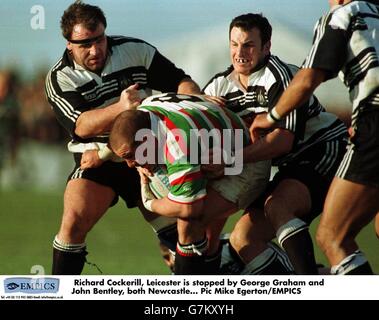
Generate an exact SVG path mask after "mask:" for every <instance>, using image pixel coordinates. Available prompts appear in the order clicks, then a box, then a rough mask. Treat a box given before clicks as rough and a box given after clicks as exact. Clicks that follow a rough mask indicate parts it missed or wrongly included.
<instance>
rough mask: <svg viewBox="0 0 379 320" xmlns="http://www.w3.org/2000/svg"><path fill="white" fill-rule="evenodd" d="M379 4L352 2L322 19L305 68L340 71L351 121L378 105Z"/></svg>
mask: <svg viewBox="0 0 379 320" xmlns="http://www.w3.org/2000/svg"><path fill="white" fill-rule="evenodd" d="M378 53H379V5H374V4H373V3H370V2H369V1H352V2H350V3H348V4H345V5H342V6H337V7H335V8H333V9H332V10H331V11H329V12H328V13H327V14H326V15H324V16H323V17H321V18H320V20H319V21H318V22H317V23H316V26H315V29H314V37H313V46H312V48H311V50H310V52H309V54H308V56H307V58H306V59H305V61H304V63H303V66H302V67H303V68H320V69H323V70H326V71H327V72H328V78H334V77H336V76H337V74H338V73H339V76H340V78H341V80H342V81H343V82H344V84H345V86H346V87H347V88H348V89H349V93H350V100H351V102H352V103H353V116H352V123H353V124H355V120H356V118H357V116H358V114H359V112H360V111H361V110H362V109H366V108H378V107H379V57H378Z"/></svg>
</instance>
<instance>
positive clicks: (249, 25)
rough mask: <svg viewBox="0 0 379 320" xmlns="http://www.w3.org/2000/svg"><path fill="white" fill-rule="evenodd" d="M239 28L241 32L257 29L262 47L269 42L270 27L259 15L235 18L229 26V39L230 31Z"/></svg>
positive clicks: (243, 15) (245, 15)
mask: <svg viewBox="0 0 379 320" xmlns="http://www.w3.org/2000/svg"><path fill="white" fill-rule="evenodd" d="M234 27H236V28H240V29H242V30H243V31H250V30H251V29H253V28H257V29H259V31H260V33H261V40H262V45H263V44H265V43H266V42H267V41H270V40H271V35H272V27H271V25H270V23H269V22H268V20H267V18H265V17H264V16H263V15H262V14H261V13H259V14H258V13H247V14H242V15H240V16H238V17H235V18H234V19H233V20H232V22H231V23H230V26H229V37H230V32H231V31H232V29H233V28H234Z"/></svg>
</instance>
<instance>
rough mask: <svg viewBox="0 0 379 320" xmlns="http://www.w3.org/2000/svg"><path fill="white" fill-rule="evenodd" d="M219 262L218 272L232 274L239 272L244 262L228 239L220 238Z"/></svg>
mask: <svg viewBox="0 0 379 320" xmlns="http://www.w3.org/2000/svg"><path fill="white" fill-rule="evenodd" d="M221 245H222V249H221V263H220V271H219V274H224V275H232V274H241V271H242V270H243V268H244V267H245V264H244V263H243V261H242V260H241V258H240V256H239V255H238V253H237V252H236V251H235V250H234V248H233V247H232V245H231V244H230V242H229V239H226V240H224V239H222V240H221Z"/></svg>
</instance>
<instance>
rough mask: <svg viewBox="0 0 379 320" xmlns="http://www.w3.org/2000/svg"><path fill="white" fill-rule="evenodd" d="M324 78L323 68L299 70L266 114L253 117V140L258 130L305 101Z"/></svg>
mask: <svg viewBox="0 0 379 320" xmlns="http://www.w3.org/2000/svg"><path fill="white" fill-rule="evenodd" d="M325 79H326V72H325V71H324V70H321V69H311V68H308V69H301V70H299V71H298V72H297V73H296V75H295V77H294V78H293V79H292V81H291V83H290V85H289V86H288V88H287V89H286V90H285V91H284V92H283V94H282V96H281V97H280V99H279V101H278V103H277V104H276V106H275V107H274V108H273V109H272V110H271V112H270V113H269V114H268V116H267V117H266V116H264V115H258V116H257V117H256V118H255V119H254V121H253V124H252V125H251V128H250V133H251V135H252V137H253V141H256V140H257V139H258V136H259V130H261V129H269V128H272V127H274V125H275V121H278V120H279V119H281V118H283V117H284V116H286V115H287V114H288V113H290V112H291V111H292V110H294V109H296V108H298V107H300V106H301V105H302V104H303V103H304V102H305V101H307V100H308V99H309V98H310V97H311V95H312V94H313V91H314V90H315V89H316V88H317V87H318V86H319V85H320V83H322V82H323V81H324V80H325Z"/></svg>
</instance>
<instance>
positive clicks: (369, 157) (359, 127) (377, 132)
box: [336, 108, 379, 188]
mask: <svg viewBox="0 0 379 320" xmlns="http://www.w3.org/2000/svg"><path fill="white" fill-rule="evenodd" d="M336 176H337V177H339V178H341V179H345V180H349V181H352V182H356V183H360V184H363V185H367V186H371V187H375V188H379V108H376V109H374V110H372V109H371V110H368V111H363V112H362V113H361V114H360V115H359V116H358V119H357V120H356V128H355V134H354V136H353V138H351V139H350V142H349V145H348V148H347V151H346V154H345V156H344V158H343V161H342V163H341V165H340V167H339V168H338V171H337V174H336Z"/></svg>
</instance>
